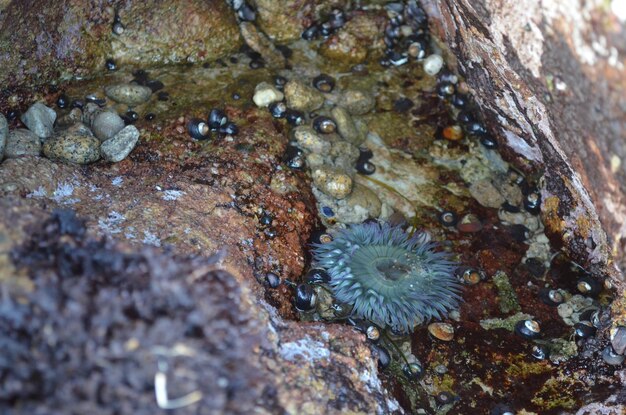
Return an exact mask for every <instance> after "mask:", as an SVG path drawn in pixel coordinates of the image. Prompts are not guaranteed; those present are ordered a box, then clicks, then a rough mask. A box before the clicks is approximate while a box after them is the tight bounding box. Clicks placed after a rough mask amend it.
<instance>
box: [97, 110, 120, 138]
mask: <svg viewBox="0 0 626 415" xmlns="http://www.w3.org/2000/svg"><path fill="white" fill-rule="evenodd" d="M122 128H124V120H123V119H122V117H120V116H119V115H117V114H116V113H114V112H112V111H102V112H100V113H99V114H98V115H96V116H95V117H94V119H93V122H92V123H91V131H92V132H93V134H94V135H95V136H96V137H97V138H98V139H99V140H100V141H105V140H108V139H109V138H111V137H113V136H114V135H115V134H117V133H118V132H119V131H120V130H121V129H122Z"/></svg>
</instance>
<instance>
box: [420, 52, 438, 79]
mask: <svg viewBox="0 0 626 415" xmlns="http://www.w3.org/2000/svg"><path fill="white" fill-rule="evenodd" d="M441 68H443V58H442V57H441V55H437V54H433V55H430V56H429V57H427V58H426V59H424V72H426V73H427V74H428V75H430V76H435V75H437V74H438V73H439V71H440V70H441Z"/></svg>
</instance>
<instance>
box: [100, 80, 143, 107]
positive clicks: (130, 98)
mask: <svg viewBox="0 0 626 415" xmlns="http://www.w3.org/2000/svg"><path fill="white" fill-rule="evenodd" d="M104 92H105V93H106V95H107V97H109V98H111V99H112V100H113V101H116V102H121V103H122V104H126V105H128V106H131V107H133V106H135V105H139V104H141V103H143V102H146V101H147V100H149V99H150V95H152V90H151V89H150V88H148V87H147V86H142V85H136V84H117V85H110V86H107V87H106V88H104Z"/></svg>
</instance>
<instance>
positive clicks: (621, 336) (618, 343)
mask: <svg viewBox="0 0 626 415" xmlns="http://www.w3.org/2000/svg"><path fill="white" fill-rule="evenodd" d="M609 337H610V339H611V346H613V349H614V350H615V352H617V354H625V353H626V326H616V327H613V328H612V329H611V330H610V332H609Z"/></svg>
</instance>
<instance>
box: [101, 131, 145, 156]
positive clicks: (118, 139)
mask: <svg viewBox="0 0 626 415" xmlns="http://www.w3.org/2000/svg"><path fill="white" fill-rule="evenodd" d="M137 141H139V130H137V127H135V126H134V125H128V126H126V127H124V128H123V129H122V130H121V131H119V132H118V133H117V134H115V135H114V136H113V137H111V138H109V139H108V140H106V141H104V142H103V143H102V145H101V146H100V153H101V154H102V158H104V159H105V160H106V161H110V162H112V163H117V162H119V161H122V160H124V159H125V158H126V157H127V156H128V155H129V154H130V152H131V151H133V149H134V148H135V146H136V145H137Z"/></svg>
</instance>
